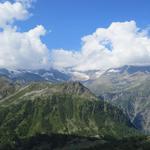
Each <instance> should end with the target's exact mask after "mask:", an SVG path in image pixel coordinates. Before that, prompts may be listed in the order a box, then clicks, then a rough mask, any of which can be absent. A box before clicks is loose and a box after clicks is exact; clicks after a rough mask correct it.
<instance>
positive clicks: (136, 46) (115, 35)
mask: <svg viewBox="0 0 150 150" xmlns="http://www.w3.org/2000/svg"><path fill="white" fill-rule="evenodd" d="M81 40H82V47H81V51H79V52H74V51H67V50H63V49H60V50H53V51H52V54H51V55H52V56H53V59H54V61H53V65H54V66H55V67H72V66H73V68H74V70H78V71H87V70H98V69H100V70H106V69H108V68H111V67H118V66H122V65H134V64H136V65H147V64H150V37H149V35H148V29H144V30H141V29H140V28H138V27H137V25H136V22H135V21H127V22H113V23H112V24H111V25H110V26H109V27H108V28H98V29H97V30H96V31H95V32H94V33H93V34H91V35H87V36H84V37H83V38H82V39H81Z"/></svg>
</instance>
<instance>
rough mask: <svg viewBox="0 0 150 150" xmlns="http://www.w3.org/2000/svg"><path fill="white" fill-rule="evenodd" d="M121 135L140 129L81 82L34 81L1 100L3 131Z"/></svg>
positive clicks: (28, 134)
mask: <svg viewBox="0 0 150 150" xmlns="http://www.w3.org/2000/svg"><path fill="white" fill-rule="evenodd" d="M4 130H7V132H10V133H11V132H15V133H16V134H17V135H19V136H21V137H26V136H32V135H35V134H36V133H46V134H48V133H61V134H76V135H82V136H97V137H103V136H106V135H110V136H114V137H118V138H121V137H123V136H129V135H135V134H136V133H137V132H136V130H134V129H133V125H132V124H131V123H130V121H129V119H128V118H127V117H126V116H125V115H124V114H123V113H122V111H121V110H120V109H118V108H116V107H114V106H111V105H110V104H108V103H105V102H103V101H99V100H98V99H97V98H96V97H95V96H94V95H93V94H92V93H91V92H90V91H89V90H88V89H87V88H85V87H84V86H82V84H80V83H78V82H77V83H76V82H75V83H74V82H69V83H63V84H54V85H52V84H49V83H35V84H31V85H28V86H26V87H23V88H22V89H20V90H19V91H17V92H15V93H14V94H13V95H11V96H9V97H6V98H4V99H3V100H1V101H0V132H2V131H4Z"/></svg>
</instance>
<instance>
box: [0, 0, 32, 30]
mask: <svg viewBox="0 0 150 150" xmlns="http://www.w3.org/2000/svg"><path fill="white" fill-rule="evenodd" d="M28 16H29V13H28V11H27V10H26V9H25V7H24V6H23V5H22V4H21V3H19V2H16V3H13V4H12V3H10V2H9V1H6V2H4V3H0V27H1V28H5V27H6V26H8V25H10V24H12V23H13V22H14V21H15V20H24V19H26V18H27V17H28Z"/></svg>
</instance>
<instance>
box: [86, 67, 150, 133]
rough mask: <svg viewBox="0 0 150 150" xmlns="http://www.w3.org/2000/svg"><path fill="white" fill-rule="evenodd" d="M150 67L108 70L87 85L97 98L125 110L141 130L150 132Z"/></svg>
mask: <svg viewBox="0 0 150 150" xmlns="http://www.w3.org/2000/svg"><path fill="white" fill-rule="evenodd" d="M149 70H150V67H149V66H145V67H144V66H124V67H122V68H114V69H109V70H107V71H106V72H105V73H104V74H103V75H102V76H101V77H100V78H98V79H97V80H94V81H89V82H87V83H85V85H86V86H87V87H88V88H89V89H91V90H92V91H93V92H94V93H95V94H96V95H97V96H99V97H101V98H103V99H104V100H105V101H109V102H111V103H112V104H114V105H116V106H118V107H120V108H121V109H123V110H124V111H125V112H126V113H127V114H128V115H129V118H130V119H131V121H132V123H133V124H134V125H135V126H136V127H137V128H138V129H140V130H142V131H144V132H146V133H149V132H150V127H149V126H150V118H149V116H150V111H149V108H150V94H149V93H150V89H149V87H150V73H149Z"/></svg>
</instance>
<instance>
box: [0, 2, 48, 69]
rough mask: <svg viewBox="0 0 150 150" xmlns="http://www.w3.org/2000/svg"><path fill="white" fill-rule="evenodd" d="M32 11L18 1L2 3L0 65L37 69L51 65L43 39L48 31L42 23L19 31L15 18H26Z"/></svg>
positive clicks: (0, 12) (0, 9)
mask: <svg viewBox="0 0 150 150" xmlns="http://www.w3.org/2000/svg"><path fill="white" fill-rule="evenodd" d="M29 15H30V13H29V12H28V8H27V7H25V6H24V4H23V3H21V2H19V1H17V2H14V3H10V2H9V1H6V2H4V3H0V28H1V29H2V30H1V31H0V67H6V68H17V69H37V68H47V67H49V65H50V64H49V63H50V61H49V51H48V49H47V47H46V45H45V44H44V43H43V42H42V41H41V36H44V35H45V33H46V30H45V28H44V27H43V26H42V25H37V26H36V27H35V28H33V29H30V30H29V31H27V32H18V31H17V27H16V26H15V25H14V24H13V23H14V22H15V20H24V19H26V18H28V17H29Z"/></svg>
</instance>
